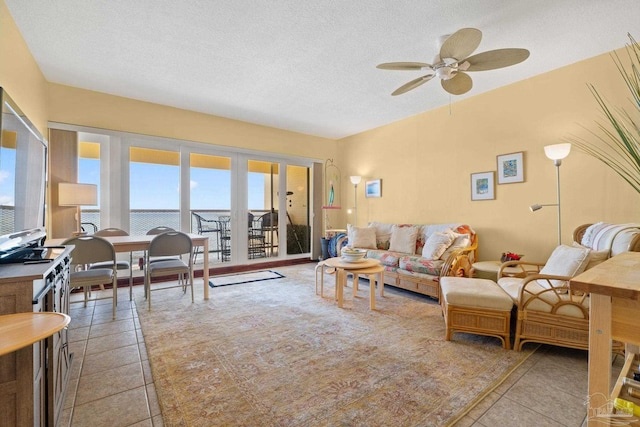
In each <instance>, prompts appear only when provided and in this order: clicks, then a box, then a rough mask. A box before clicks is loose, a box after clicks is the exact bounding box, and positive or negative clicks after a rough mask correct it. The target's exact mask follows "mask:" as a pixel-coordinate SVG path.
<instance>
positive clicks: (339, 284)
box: [324, 257, 380, 308]
mask: <svg viewBox="0 0 640 427" xmlns="http://www.w3.org/2000/svg"><path fill="white" fill-rule="evenodd" d="M324 265H325V266H328V267H333V268H335V269H336V294H337V297H338V307H340V308H342V301H343V299H344V285H345V284H346V282H347V272H349V271H350V270H360V269H363V268H369V267H374V266H376V265H380V261H378V260H377V259H368V258H364V259H363V260H361V261H359V262H347V261H345V260H343V259H342V258H341V257H334V258H329V259H326V260H324Z"/></svg>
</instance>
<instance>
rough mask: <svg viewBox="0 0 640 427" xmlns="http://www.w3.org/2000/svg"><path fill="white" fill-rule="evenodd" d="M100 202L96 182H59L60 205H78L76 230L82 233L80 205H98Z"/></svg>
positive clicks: (77, 232) (78, 233) (76, 233)
mask: <svg viewBox="0 0 640 427" xmlns="http://www.w3.org/2000/svg"><path fill="white" fill-rule="evenodd" d="M97 204H98V186H97V185H95V184H76V183H71V182H61V183H60V184H58V206H75V207H76V223H77V227H76V232H75V235H81V234H82V219H81V216H80V206H96V205H97Z"/></svg>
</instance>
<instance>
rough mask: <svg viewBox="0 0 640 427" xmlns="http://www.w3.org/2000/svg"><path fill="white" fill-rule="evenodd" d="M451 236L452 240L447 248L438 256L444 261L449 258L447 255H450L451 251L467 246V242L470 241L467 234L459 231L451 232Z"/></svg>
mask: <svg viewBox="0 0 640 427" xmlns="http://www.w3.org/2000/svg"><path fill="white" fill-rule="evenodd" d="M453 237H454V240H453V242H452V243H451V245H450V246H449V247H448V248H447V250H446V251H444V253H443V254H442V256H440V258H441V259H443V260H445V261H446V260H447V258H449V255H451V253H452V252H453V251H457V250H458V249H464V248H466V247H467V246H469V244H470V243H471V238H470V237H469V235H468V234H459V233H455V232H453Z"/></svg>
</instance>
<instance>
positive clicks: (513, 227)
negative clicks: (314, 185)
mask: <svg viewBox="0 0 640 427" xmlns="http://www.w3.org/2000/svg"><path fill="white" fill-rule="evenodd" d="M488 72H490V71H488ZM472 77H473V78H475V79H481V78H482V73H474V74H473V76H472ZM586 83H593V84H595V85H596V87H597V88H598V89H599V90H600V91H601V92H602V93H603V94H605V95H606V96H607V98H608V99H610V100H612V101H613V100H615V101H616V102H617V103H620V104H621V105H625V106H627V107H631V104H630V103H629V102H628V100H627V98H628V95H627V93H628V92H626V88H625V87H624V85H623V83H622V80H621V78H620V77H619V75H618V74H617V71H616V69H615V66H614V64H613V62H612V60H611V58H610V56H609V55H608V54H607V55H602V56H599V57H595V58H592V59H590V60H587V61H582V62H580V63H577V64H573V65H570V66H567V67H564V68H561V69H558V70H555V71H552V72H549V73H546V74H543V75H540V76H537V77H534V78H531V79H528V80H525V81H522V82H518V83H515V84H512V85H509V86H507V87H504V88H500V89H497V90H494V91H490V92H487V93H485V94H481V95H478V96H474V97H472V98H469V99H467V100H464V101H460V102H456V103H453V104H452V106H451V114H449V107H448V106H447V107H443V108H440V109H437V110H434V111H429V112H426V113H423V114H420V115H417V116H414V117H411V118H409V119H405V120H402V121H399V122H396V123H392V124H389V125H387V126H383V127H380V128H377V129H374V130H371V131H368V132H364V133H361V134H358V135H354V136H352V137H348V138H344V139H342V140H340V141H339V142H340V158H341V162H342V170H343V174H344V175H345V176H349V175H362V176H363V180H364V179H373V178H381V179H382V183H383V185H382V188H383V190H382V193H383V197H382V198H380V199H367V198H365V197H364V189H363V188H362V189H361V188H360V187H359V188H358V216H359V218H358V223H359V224H360V225H363V224H365V223H366V222H368V221H383V222H407V223H441V222H465V223H468V224H470V225H471V226H472V227H473V228H474V229H475V230H476V231H477V232H478V234H479V238H480V240H479V241H480V251H479V256H480V258H481V259H484V260H488V259H498V258H499V256H500V254H501V253H502V252H505V251H513V252H517V253H521V254H525V259H528V260H542V261H544V260H545V259H546V257H547V256H548V255H549V253H550V252H551V251H552V250H553V248H554V247H555V246H556V243H557V221H556V219H557V214H556V208H555V207H545V208H543V209H542V210H540V211H537V212H535V213H532V212H530V211H529V209H528V207H529V206H530V205H531V204H534V203H555V200H556V178H555V172H556V171H555V166H554V165H553V161H552V160H549V159H547V158H546V157H545V155H544V150H543V147H544V146H545V145H549V144H556V143H560V142H564V141H562V138H564V137H566V136H568V135H569V134H580V135H585V134H586V133H585V131H584V129H582V128H581V126H580V125H587V126H588V127H589V128H591V129H596V126H595V124H594V120H595V119H597V118H598V117H599V111H598V107H597V104H596V103H595V101H594V100H593V97H592V96H591V94H590V92H589V91H588V89H587V85H586ZM429 90H441V89H440V88H439V87H427V86H424V87H421V88H420V89H417V90H416V91H415V93H408V94H406V95H403V96H424V93H425V92H427V91H429ZM421 93H422V95H421ZM389 102H390V103H391V102H393V99H392V98H391V97H389ZM631 108H632V107H631ZM520 151H523V152H524V156H525V160H524V162H525V182H524V183H516V184H502V185H497V183H496V199H495V200H491V201H471V200H470V198H471V196H470V174H471V173H474V172H485V171H496V170H497V166H496V156H497V155H499V154H507V153H513V152H520ZM560 174H561V196H562V218H563V220H562V227H563V230H562V235H563V242H564V243H570V242H571V232H572V230H573V229H574V228H575V227H576V226H578V225H580V224H584V223H589V222H596V221H610V222H632V221H638V222H640V195H638V194H637V193H635V192H633V191H632V190H631V187H630V186H629V185H628V184H626V182H624V181H622V180H621V179H620V178H618V177H617V175H615V174H613V173H612V172H611V171H610V170H609V169H607V168H606V167H604V166H602V165H601V164H600V163H598V162H597V161H595V160H594V159H592V158H591V157H589V156H587V155H585V154H583V153H581V152H579V151H578V150H577V149H575V147H573V149H572V152H571V154H570V155H569V157H567V158H566V159H565V160H564V161H563V164H562V166H561V168H560ZM347 181H348V180H347ZM343 182H344V181H343ZM344 187H345V191H346V192H345V193H344V194H346V195H347V200H348V203H347V204H348V205H353V187H352V186H351V184H350V183H349V184H345V186H344ZM362 187H363V186H362ZM350 220H351V218H350V217H348V216H345V221H350Z"/></svg>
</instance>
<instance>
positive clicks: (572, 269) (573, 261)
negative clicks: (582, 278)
mask: <svg viewBox="0 0 640 427" xmlns="http://www.w3.org/2000/svg"><path fill="white" fill-rule="evenodd" d="M588 262H589V249H588V248H576V247H571V246H567V245H560V246H558V247H557V248H555V249H554V251H553V252H552V253H551V256H550V257H549V259H548V260H547V263H546V264H545V265H544V267H542V270H540V274H550V275H554V276H568V277H573V276H576V275H578V274H580V273H582V272H583V271H584V269H585V267H586V266H587V263H588ZM538 284H540V286H542V287H544V288H547V289H550V288H551V286H550V285H549V282H548V281H546V280H538ZM551 284H552V286H553V287H563V286H566V282H565V281H563V280H552V281H551Z"/></svg>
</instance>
